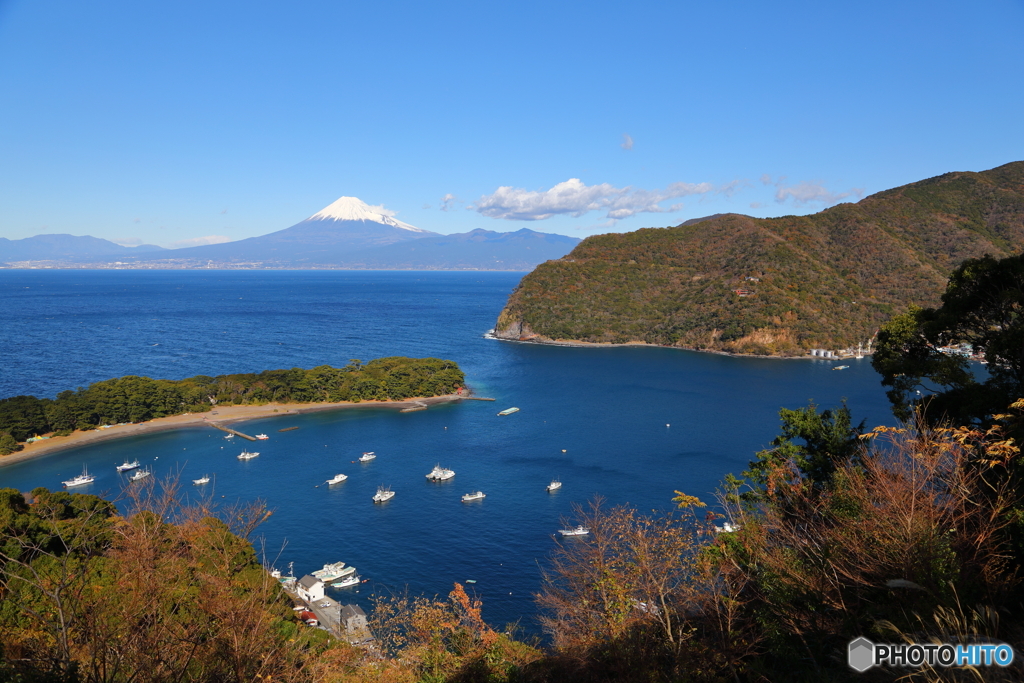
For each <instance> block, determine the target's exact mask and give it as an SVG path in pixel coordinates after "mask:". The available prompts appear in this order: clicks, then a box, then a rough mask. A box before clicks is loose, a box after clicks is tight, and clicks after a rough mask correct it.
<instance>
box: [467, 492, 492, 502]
mask: <svg viewBox="0 0 1024 683" xmlns="http://www.w3.org/2000/svg"><path fill="white" fill-rule="evenodd" d="M486 497H487V494H486V493H484V492H483V491H474V492H473V493H467V494H465V495H463V496H462V502H463V503H469V502H472V501H474V500H482V499H484V498H486Z"/></svg>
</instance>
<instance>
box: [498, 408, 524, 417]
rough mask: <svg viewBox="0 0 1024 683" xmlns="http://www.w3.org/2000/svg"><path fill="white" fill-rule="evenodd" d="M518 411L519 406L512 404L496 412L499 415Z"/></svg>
mask: <svg viewBox="0 0 1024 683" xmlns="http://www.w3.org/2000/svg"><path fill="white" fill-rule="evenodd" d="M518 412H519V408H516V407H515V406H512V407H511V408H505V410H503V411H501V412H500V413H498V415H499V417H500V416H501V415H511V414H512V413H518Z"/></svg>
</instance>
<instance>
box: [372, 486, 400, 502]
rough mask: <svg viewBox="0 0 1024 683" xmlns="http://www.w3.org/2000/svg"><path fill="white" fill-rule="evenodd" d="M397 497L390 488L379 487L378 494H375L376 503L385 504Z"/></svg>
mask: <svg viewBox="0 0 1024 683" xmlns="http://www.w3.org/2000/svg"><path fill="white" fill-rule="evenodd" d="M394 497H395V492H394V491H392V490H391V487H389V486H379V487H377V493H375V494H373V502H374V503H383V502H384V501H388V500H391V499H392V498H394Z"/></svg>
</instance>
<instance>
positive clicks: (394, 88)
mask: <svg viewBox="0 0 1024 683" xmlns="http://www.w3.org/2000/svg"><path fill="white" fill-rule="evenodd" d="M1022 74H1024V2H1022V1H1021V0H1014V1H1006V0H1003V1H998V0H995V1H987V0H979V1H978V2H973V3H964V2H945V1H943V0H931V1H929V2H917V1H907V2H897V3H893V2H871V1H868V2H861V3H827V2H820V1H817V2H795V1H789V0H779V1H778V2H774V3H763V2H721V3H690V2H631V3H625V2H617V3H608V2H597V1H594V0H591V1H589V2H557V3H552V2H550V1H548V2H523V1H520V2H515V3H498V2H479V1H478V2H434V3H421V2H416V3H411V2H410V3H406V2H387V1H386V0H380V1H378V2H373V3H368V2H360V3H354V2H351V3H348V2H319V1H309V2H303V1H301V0H296V1H294V2H289V3H279V2H274V3H269V2H259V1H253V0H247V1H246V2H234V1H223V2H216V1H214V2H210V1H209V0H207V1H205V2H192V1H190V0H176V1H175V2H138V1H137V0H136V1H133V2H128V1H125V2H117V1H109V0H94V1H93V2H89V3H82V2H70V1H66V0H52V1H44V2H40V1H38V0H36V1H35V2H31V1H29V0H0V236H2V237H7V238H10V239H17V238H23V237H28V236H31V235H36V234H40V233H70V234H74V235H85V234H88V235H94V236H96V237H103V238H106V239H112V240H115V241H120V242H122V243H127V244H131V243H139V242H147V243H155V244H160V245H163V246H171V245H186V244H196V243H203V242H208V241H218V240H225V239H240V238H244V237H250V236H254V235H260V234H265V233H268V232H272V231H274V230H280V229H282V228H285V227H288V226H289V225H292V224H294V223H296V222H298V221H300V220H302V219H303V218H306V217H307V216H309V215H311V214H313V213H315V212H316V211H318V210H320V209H321V208H323V207H324V206H326V205H328V204H330V203H331V202H332V201H334V200H335V199H337V198H338V197H340V196H343V195H348V196H356V197H359V198H360V199H362V200H363V201H365V202H367V203H369V204H373V205H383V206H384V207H386V208H387V209H388V210H390V211H392V212H394V214H395V216H396V217H397V218H398V219H400V220H402V221H405V222H407V223H411V224H413V225H416V226H418V227H421V228H424V229H427V230H433V231H436V232H441V233H451V232H465V231H467V230H471V229H473V228H486V229H489V230H499V231H508V230H518V229H519V228H522V227H528V228H531V229H534V230H541V231H546V232H556V233H561V234H567V235H574V236H579V237H585V236H587V235H592V234H597V233H602V232H610V231H627V230H635V229H637V228H641V227H651V226H667V225H675V224H678V223H679V222H681V221H683V220H686V219H688V218H693V217H696V216H704V215H708V214H712V213H718V212H726V211H734V212H740V213H747V214H750V215H754V216H778V215H785V214H792V213H797V214H802V213H813V212H815V211H819V210H821V209H822V208H824V207H825V206H829V205H831V204H834V203H836V202H839V201H856V200H857V199H858V198H859V197H861V196H864V195H866V194H871V193H873V192H877V191H880V190H884V189H887V188H890V187H894V186H897V185H901V184H904V183H908V182H913V181H915V180H920V179H922V178H927V177H931V176H935V175H939V174H941V173H945V172H947V171H954V170H969V171H981V170H985V169H988V168H992V167H995V166H998V165H1001V164H1004V163H1007V162H1010V161H1016V160H1021V159H1024V76H1022Z"/></svg>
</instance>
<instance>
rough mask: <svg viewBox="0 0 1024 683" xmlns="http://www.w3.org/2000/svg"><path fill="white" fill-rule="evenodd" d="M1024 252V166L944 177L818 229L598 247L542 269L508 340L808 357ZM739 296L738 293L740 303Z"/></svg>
mask: <svg viewBox="0 0 1024 683" xmlns="http://www.w3.org/2000/svg"><path fill="white" fill-rule="evenodd" d="M1022 250H1024V162H1013V163H1010V164H1006V165H1005V166H1000V167H999V168H995V169H992V170H990V171H984V172H982V173H968V172H957V173H947V174H945V175H941V176H938V177H936V178H930V179H928V180H923V181H920V182H917V183H912V184H910V185H905V186H903V187H898V188H895V189H892V190H887V191H884V192H879V193H878V194H875V195H871V196H870V197H866V198H865V199H863V200H862V201H860V202H858V203H856V204H840V205H838V206H834V207H832V208H830V209H826V210H824V211H822V212H820V213H817V214H814V215H811V216H783V217H781V218H752V217H750V216H743V215H739V214H726V215H722V216H715V217H712V218H709V219H707V220H703V221H700V222H697V223H691V224H690V225H686V224H683V225H680V226H677V227H670V228H646V229H642V230H637V231H635V232H631V233H623V234H608V235H596V236H594V237H589V238H587V239H586V240H584V241H583V242H581V243H580V244H579V245H578V246H577V247H576V248H575V249H574V250H573V251H572V252H571V253H570V254H568V255H567V256H565V257H564V258H562V259H559V260H556V261H548V262H546V263H544V264H541V265H540V266H538V267H537V268H536V269H535V270H534V271H533V272H532V273H530V274H529V275H527V276H526V277H524V278H523V280H522V282H521V283H520V284H519V286H518V287H517V288H516V290H515V291H514V292H513V293H512V296H511V297H510V298H509V301H508V303H507V304H506V306H505V309H504V310H503V311H502V312H501V314H500V316H499V318H498V323H497V326H496V333H497V334H498V336H501V337H503V338H509V339H531V340H535V341H551V340H554V341H569V340H575V341H583V342H595V343H602V342H603V343H628V342H642V343H649V344H660V345H666V346H677V347H683V348H694V349H705V350H718V351H728V352H734V353H753V354H777V355H801V354H803V353H806V351H807V349H811V348H829V349H840V348H846V347H849V346H856V345H857V343H858V342H865V341H867V340H868V339H869V338H871V337H872V335H873V334H874V333H875V331H876V330H877V329H878V328H879V327H880V325H881V324H882V323H883V322H884V321H886V320H888V318H889V317H891V316H892V315H893V314H895V313H899V312H901V311H904V310H906V309H907V307H908V306H909V305H911V304H916V305H920V306H935V305H937V304H938V302H939V295H940V294H941V293H942V291H943V288H944V287H945V284H946V280H947V278H948V276H949V273H950V271H952V270H953V269H954V268H955V267H956V266H957V265H958V264H959V263H960V262H961V261H963V260H964V259H966V258H972V257H979V256H982V255H984V254H991V255H993V256H996V257H1005V256H1009V255H1012V254H1014V253H1018V252H1020V251H1022ZM737 290H742V292H741V293H737Z"/></svg>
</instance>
